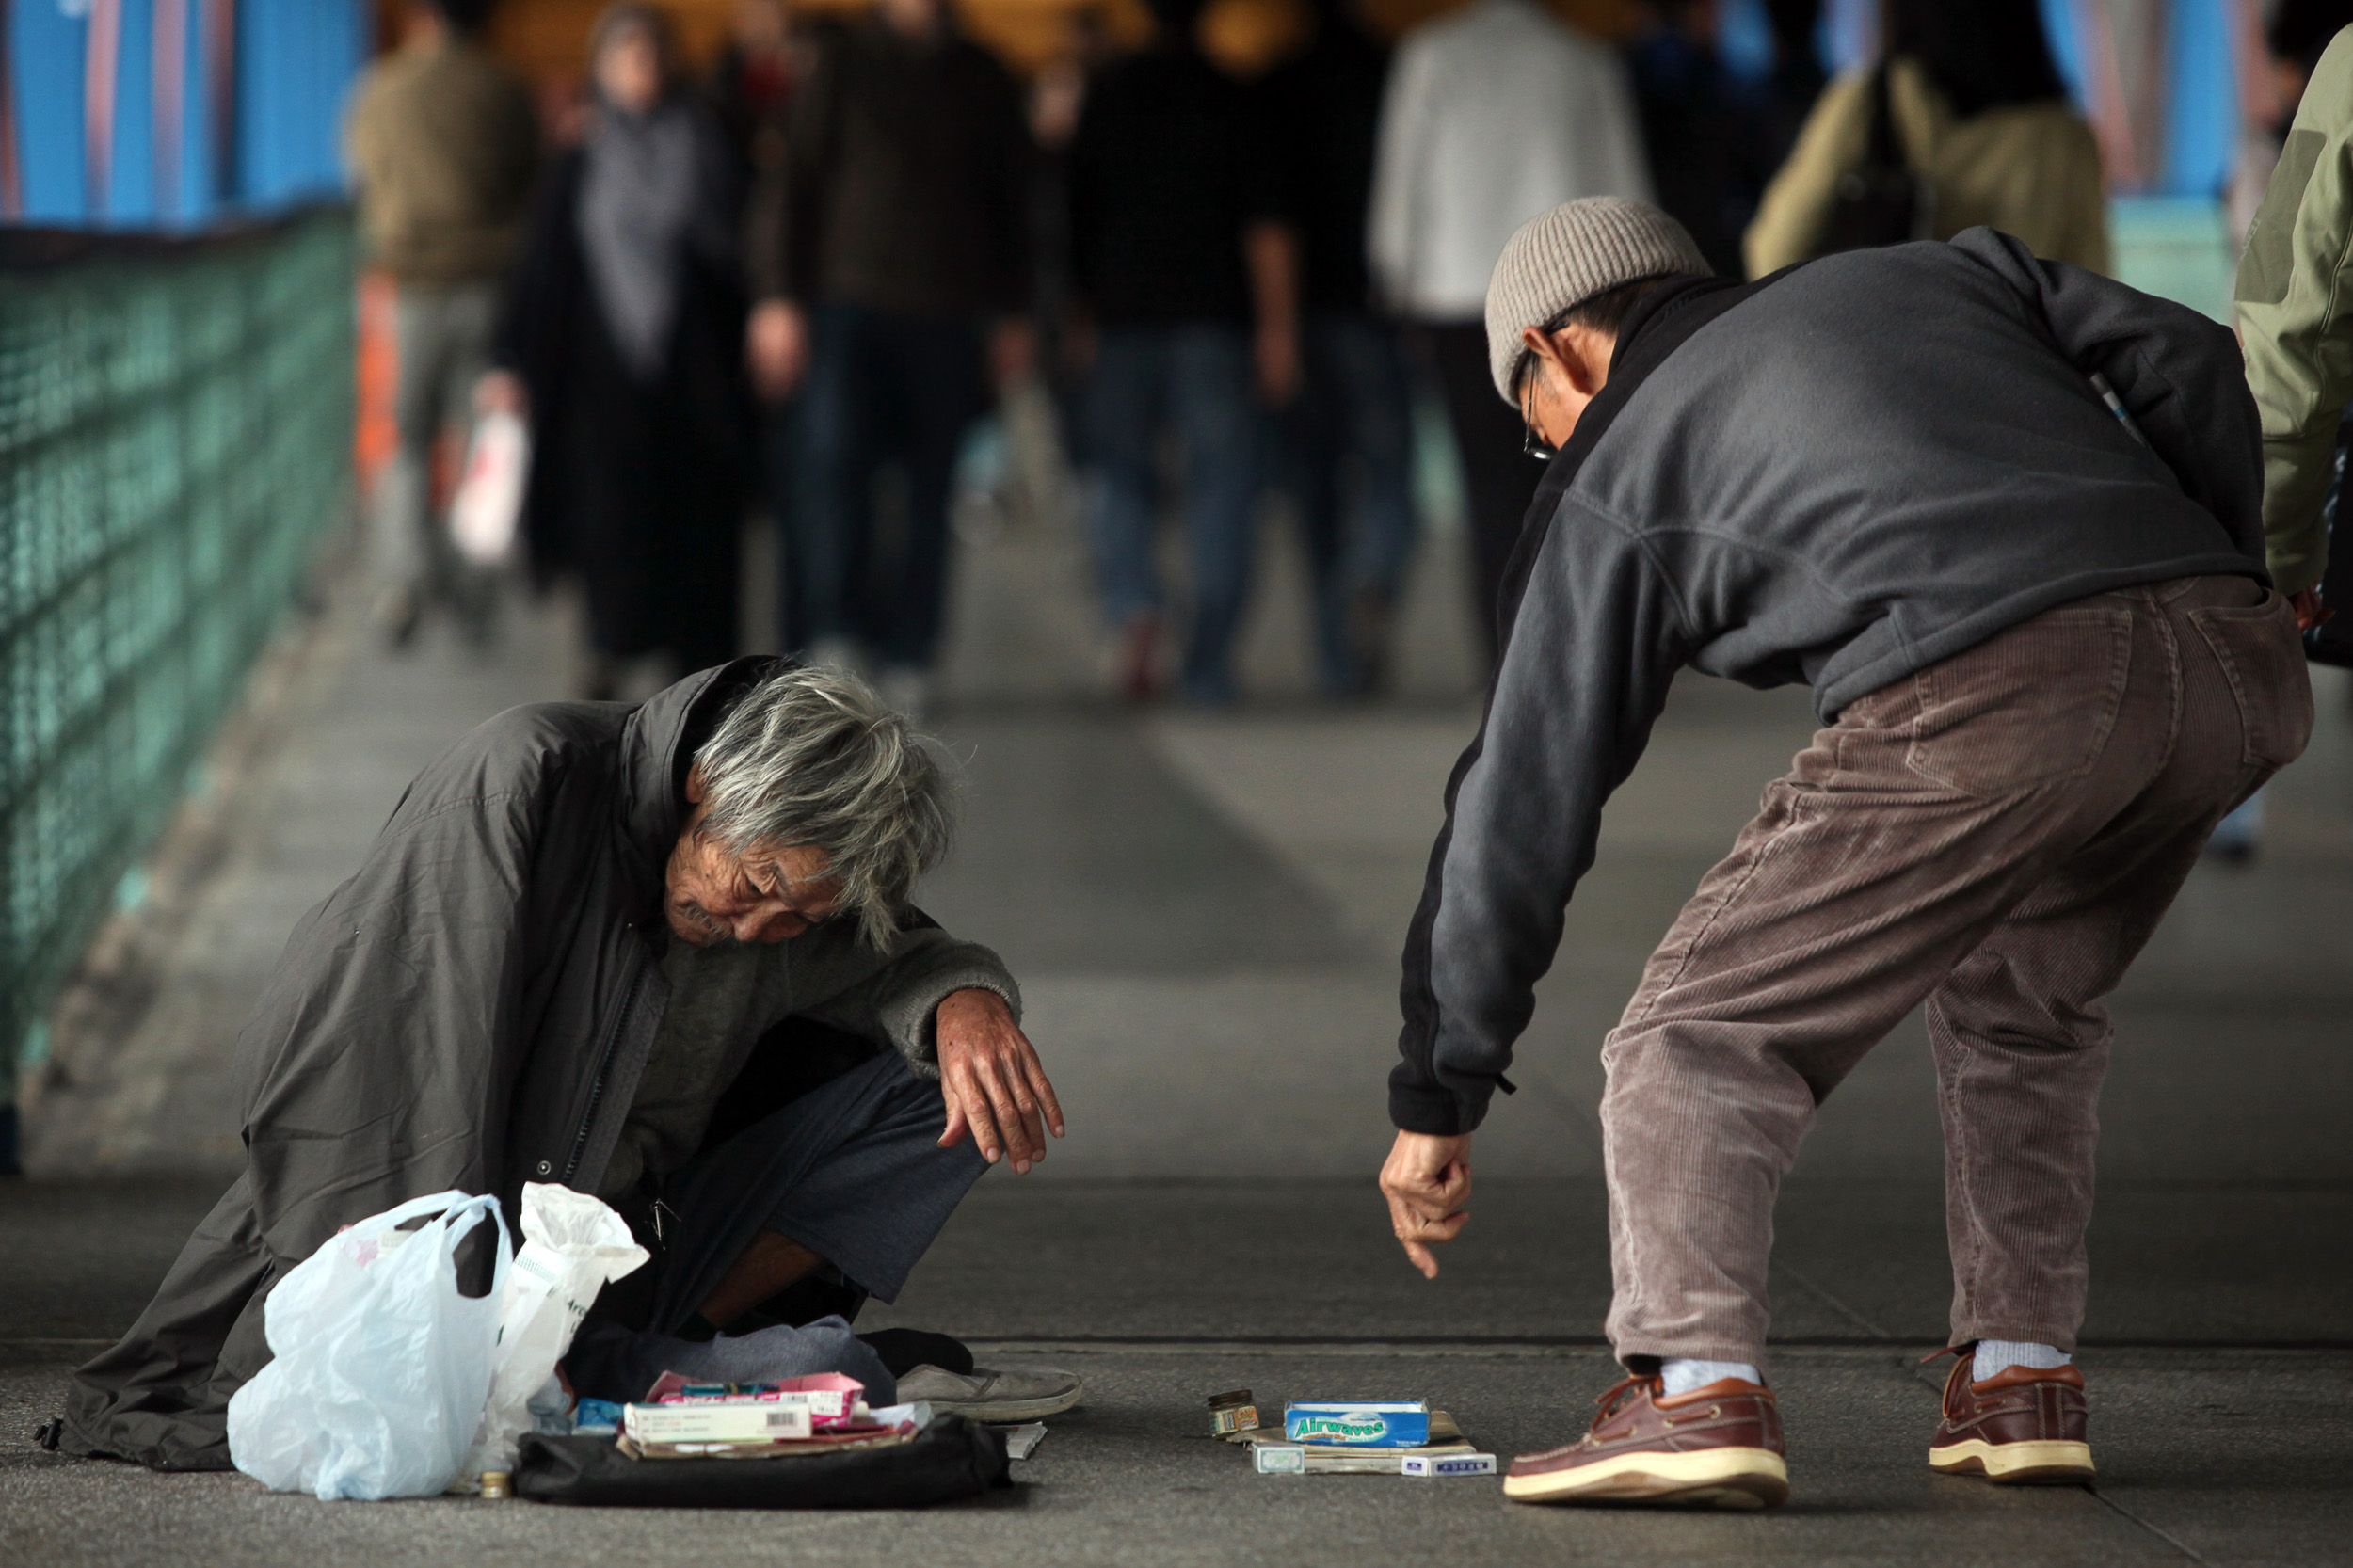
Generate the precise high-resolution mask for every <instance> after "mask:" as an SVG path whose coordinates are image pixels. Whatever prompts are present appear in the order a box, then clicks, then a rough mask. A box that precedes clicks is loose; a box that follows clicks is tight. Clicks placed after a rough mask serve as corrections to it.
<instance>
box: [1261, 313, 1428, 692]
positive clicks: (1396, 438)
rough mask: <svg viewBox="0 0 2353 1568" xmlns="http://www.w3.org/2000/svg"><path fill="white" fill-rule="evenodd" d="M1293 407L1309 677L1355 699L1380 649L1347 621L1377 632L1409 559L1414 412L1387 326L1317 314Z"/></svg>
mask: <svg viewBox="0 0 2353 1568" xmlns="http://www.w3.org/2000/svg"><path fill="white" fill-rule="evenodd" d="M1300 359H1301V367H1300V368H1301V371H1302V373H1303V374H1302V385H1301V388H1300V396H1299V401H1298V402H1297V403H1296V404H1295V405H1294V406H1293V407H1292V409H1291V411H1290V415H1289V418H1288V419H1287V420H1286V421H1285V422H1284V425H1285V430H1284V433H1285V435H1286V437H1287V438H1288V439H1287V440H1286V442H1285V446H1286V452H1285V456H1286V459H1287V461H1286V467H1287V468H1288V469H1289V483H1290V486H1291V489H1292V493H1293V494H1294V495H1295V496H1296V497H1297V498H1298V502H1299V513H1300V523H1301V528H1302V531H1303V533H1304V534H1305V536H1306V546H1307V564H1308V569H1309V572H1310V574H1311V575H1310V581H1311V583H1312V591H1313V593H1314V595H1315V612H1316V667H1317V675H1318V678H1319V680H1321V684H1322V686H1323V689H1324V691H1325V692H1326V694H1328V695H1330V696H1348V695H1350V694H1353V693H1355V692H1358V691H1361V690H1362V689H1363V688H1364V685H1365V683H1366V681H1367V680H1369V679H1371V678H1373V677H1374V676H1375V675H1377V673H1378V672H1377V670H1369V669H1366V668H1364V667H1363V665H1364V664H1365V662H1366V661H1367V659H1368V658H1377V657H1378V654H1379V650H1378V649H1377V648H1369V647H1364V646H1360V643H1359V640H1358V638H1357V636H1356V635H1354V634H1353V632H1354V630H1355V629H1354V628H1353V627H1352V618H1353V616H1355V615H1356V613H1357V609H1358V606H1359V605H1362V604H1365V601H1367V600H1371V601H1373V603H1372V604H1371V605H1370V606H1369V609H1371V610H1372V612H1373V614H1374V615H1375V616H1377V617H1378V621H1379V622H1380V623H1382V624H1383V625H1384V627H1385V621H1386V619H1387V612H1388V609H1389V607H1390V606H1391V605H1393V604H1395V603H1396V601H1397V598H1398V593H1399V590H1400V589H1401V587H1402V586H1403V584H1404V580H1405V568H1406V565H1407V564H1408V563H1409V562H1410V561H1411V560H1412V559H1413V553H1414V544H1415V534H1416V527H1415V516H1414V476H1413V463H1414V414H1413V392H1412V384H1411V382H1410V380H1409V379H1408V373H1407V370H1406V363H1405V349H1404V344H1402V342H1401V340H1400V337H1399V334H1398V329H1397V328H1395V327H1394V326H1392V325H1391V324H1390V323H1388V322H1385V321H1382V320H1379V319H1378V318H1376V317H1373V316H1369V315H1361V314H1352V315H1341V314H1317V315H1311V316H1309V317H1308V318H1307V320H1306V323H1305V328H1304V329H1303V330H1302V331H1301V333H1300Z"/></svg>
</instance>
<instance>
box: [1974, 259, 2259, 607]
mask: <svg viewBox="0 0 2353 1568" xmlns="http://www.w3.org/2000/svg"><path fill="white" fill-rule="evenodd" d="M1953 248H1955V249H1957V250H1960V251H1961V252H1962V253H1964V254H1966V255H1967V256H1969V257H1970V258H1972V259H1973V260H1975V261H1977V263H1978V264H1981V265H1983V266H1984V267H1986V268H1987V269H1989V270H1990V271H1992V272H1993V273H1994V274H1995V275H1996V276H1998V277H1999V278H2001V280H2003V281H2004V282H2006V283H2008V284H2009V286H2010V287H2011V288H2012V289H2014V290H2016V291H2017V293H2018V296H2019V298H2020V301H2021V303H2022V305H2023V306H2024V307H2025V310H2026V311H2027V312H2028V313H2029V315H2031V316H2033V317H2036V318H2039V320H2040V321H2041V325H2042V327H2043V328H2044V329H2045V330H2046V331H2047V332H2048V333H2049V334H2050V337H2051V341H2052V344H2053V345H2054V346H2055V347H2057V349H2058V351H2059V353H2060V354H2061V355H2063V356H2065V357H2066V358H2067V359H2068V360H2071V361H2073V364H2074V365H2075V367H2076V368H2077V369H2078V370H2080V371H2082V372H2083V373H2084V375H2085V376H2092V375H2094V374H2097V375H2100V376H2105V377H2106V378H2107V381H2108V383H2109V385H2111V386H2112V387H2114V388H2115V390H2116V394H2117V398H2118V401H2120V402H2121V403H2122V404H2123V405H2124V408H2125V409H2126V411H2127V412H2129V413H2130V414H2131V415H2132V416H2133V423H2134V424H2136V425H2137V426H2138V427H2139V429H2140V432H2141V434H2142V435H2143V436H2144V437H2146V438H2147V440H2148V441H2149V445H2150V447H2151V449H2152V450H2153V451H2154V452H2155V454H2156V456H2157V457H2158V458H2159V459H2160V460H2161V461H2162V462H2163V463H2164V464H2165V466H2166V467H2167V468H2168V469H2169V470H2170V471H2171V472H2172V474H2173V478H2174V480H2175V481H2176V482H2177V483H2178V484H2179V485H2180V486H2181V487H2182V493H2183V494H2185V495H2186V496H2188V497H2189V499H2190V500H2192V501H2194V502H2196V503H2198V504H2199V505H2201V506H2203V507H2204V508H2205V509H2206V510H2207V511H2209V512H2212V513H2213V514H2214V515H2215V517H2216V519H2217V520H2218V521H2220V522H2221V524H2222V526H2223V528H2224V530H2225V531H2226V532H2227V533H2229V535H2230V536H2231V541H2232V542H2233V544H2235V545H2236V546H2238V548H2239V549H2240V550H2241V551H2242V552H2245V553H2246V554H2248V555H2249V556H2251V557H2252V558H2253V559H2255V560H2257V561H2261V560H2262V559H2263V558H2264V523H2263V419H2262V416H2261V415H2260V414H2259V413H2258V412H2257V411H2256V408H2255V396H2254V393H2253V392H2249V390H2248V387H2247V369H2246V365H2245V363H2244V361H2243V360H2242V359H2241V357H2240V354H2239V347H2238V340H2237V338H2236V337H2234V336H2233V334H2232V331H2231V329H2230V328H2228V327H2225V326H2223V325H2222V324H2221V323H2219V322H2217V321H2211V320H2209V319H2207V318H2206V317H2205V316H2202V315H2201V314H2199V313H2198V312H2196V311H2193V310H2191V309H2190V308H2189V307H2188V306H2186V305H2177V304H2175V303H2174V302H2173V301H2171V300H2169V299H2159V298H2157V297H2156V296H2153V295H2147V294H2143V293H2141V292H2140V291H2139V290H2138V289H2134V288H2128V287H2126V286H2125V285H2124V284H2122V283H2120V282H2117V281H2116V280H2114V279H2112V278H2103V277H2101V276H2100V275H2099V274H2098V273H2096V272H2087V271H2085V270H2084V269H2083V268H2082V267H2078V266H2069V265H2068V264H2066V263H2064V262H2046V261H2041V260H2039V259H2038V258H2037V257H2036V256H2035V255H2034V254H2033V253H2032V252H2031V251H2029V250H2028V249H2027V248H2025V245H2023V244H2022V243H2020V242H2019V241H2018V240H2016V239H2014V238H2012V237H2011V236H2009V235H2008V234H2004V233H1999V232H1995V231H1993V230H1992V229H1983V228H1980V229H1970V230H1967V231H1964V232H1962V233H1961V235H1960V236H1959V237H1958V238H1956V239H1955V240H1954V241H1953Z"/></svg>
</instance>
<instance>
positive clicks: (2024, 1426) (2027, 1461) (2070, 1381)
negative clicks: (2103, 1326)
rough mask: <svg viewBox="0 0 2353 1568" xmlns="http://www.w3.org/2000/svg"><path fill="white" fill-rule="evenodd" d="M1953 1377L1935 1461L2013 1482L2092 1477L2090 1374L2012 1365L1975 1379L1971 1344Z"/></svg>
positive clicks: (1933, 1447) (1951, 1470) (1956, 1471)
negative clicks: (1980, 1380)
mask: <svg viewBox="0 0 2353 1568" xmlns="http://www.w3.org/2000/svg"><path fill="white" fill-rule="evenodd" d="M1947 1353H1952V1354H1958V1355H1959V1356H1960V1357H1961V1360H1960V1361H1959V1362H1957V1363H1956V1364H1955V1365H1954V1367H1953V1375H1952V1376H1951V1377H1949V1378H1947V1379H1945V1418H1944V1420H1943V1421H1941V1422H1939V1423H1938V1425H1937V1429H1936V1440H1935V1441H1934V1442H1932V1443H1930V1444H1929V1464H1931V1465H1933V1466H1934V1467H1935V1468H1937V1469H1939V1470H1943V1471H1945V1473H1946V1474H1947V1475H1957V1476H1983V1477H1984V1478H1985V1479H1986V1480H1990V1481H1996V1482H1999V1483H2001V1484H2003V1485H2008V1486H2020V1485H2025V1486H2032V1485H2044V1486H2063V1485H2066V1484H2068V1483H2069V1482H2078V1481H2087V1480H2091V1478H2092V1468H2091V1444H2090V1443H2089V1441H2088V1440H2087V1430H2086V1429H2087V1427H2088V1425H2089V1409H2088V1407H2087V1406H2086V1404H2085V1402H2084V1375H2083V1373H2082V1372H2081V1371H2080V1370H2078V1369H2077V1368H2073V1367H2054V1368H2036V1367H2011V1368H2007V1369H2005V1370H2003V1371H1999V1372H1996V1373H1994V1374H1993V1376H1992V1377H1990V1378H1988V1379H1986V1380H1985V1381H1984V1382H1983V1383H1976V1382H1972V1381H1971V1379H1970V1375H1969V1374H1970V1371H1971V1369H1972V1362H1971V1355H1970V1351H1969V1348H1968V1347H1967V1346H1961V1347H1959V1348H1957V1349H1956V1350H1955V1351H1953V1352H1947Z"/></svg>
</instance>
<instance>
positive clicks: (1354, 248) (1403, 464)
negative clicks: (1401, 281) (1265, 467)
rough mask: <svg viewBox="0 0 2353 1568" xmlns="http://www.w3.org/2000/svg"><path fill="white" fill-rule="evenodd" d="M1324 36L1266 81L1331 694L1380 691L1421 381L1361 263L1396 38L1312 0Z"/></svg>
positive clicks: (1353, 11) (1324, 668)
mask: <svg viewBox="0 0 2353 1568" xmlns="http://www.w3.org/2000/svg"><path fill="white" fill-rule="evenodd" d="M1314 22H1315V35H1314V37H1313V38H1312V39H1311V40H1309V42H1308V44H1307V47H1306V48H1305V50H1304V51H1303V52H1301V53H1300V54H1299V55H1297V56H1294V57H1292V58H1291V59H1290V60H1289V61H1286V62H1285V63H1284V64H1283V65H1281V66H1279V67H1277V68H1276V70H1275V71H1274V72H1273V74H1272V75H1271V76H1270V77H1269V78H1268V80H1267V84H1266V88H1265V92H1266V99H1267V103H1268V105H1269V114H1270V129H1271V136H1272V140H1273V152H1274V155H1275V157H1276V158H1277V159H1278V161H1279V162H1280V164H1281V166H1282V168H1283V169H1284V171H1285V184H1286V190H1285V193H1284V207H1285V210H1286V212H1287V213H1288V214H1289V218H1290V221H1291V223H1292V224H1293V226H1294V227H1295V228H1296V230H1297V232H1298V234H1299V246H1300V263H1299V265H1300V277H1299V303H1300V316H1301V320H1300V358H1301V378H1300V395H1299V397H1298V398H1297V400H1296V401H1295V402H1294V403H1293V404H1292V405H1291V408H1290V409H1289V418H1288V419H1287V420H1286V421H1285V422H1284V423H1285V427H1286V434H1287V435H1288V436H1289V442H1288V445H1289V453H1288V456H1289V469H1290V472H1291V480H1292V484H1293V487H1294V488H1295V490H1296V492H1297V495H1298V499H1299V510H1300V516H1301V521H1302V523H1303V524H1304V526H1305V535H1306V543H1307V560H1308V566H1309V568H1310V570H1311V572H1312V576H1313V589H1314V594H1315V622H1316V668H1317V676H1318V680H1319V681H1320V683H1321V686H1322V688H1323V691H1324V692H1325V694H1326V695H1327V696H1363V695H1368V694H1369V693H1372V692H1375V691H1377V690H1379V689H1380V687H1381V685H1382V683H1383V681H1384V680H1385V676H1386V672H1387V669H1388V663H1389V641H1390V623H1391V620H1392V618H1393V613H1394V611H1395V609H1396V605H1397V600H1398V594H1399V591H1400V589H1401V587H1402V585H1403V583H1404V578H1405V568H1406V566H1407V564H1408V563H1409V562H1410V561H1411V559H1412V557H1413V551H1414V535H1415V517H1414V493H1413V462H1414V423H1413V401H1412V388H1411V383H1410V380H1409V377H1408V374H1407V367H1406V362H1405V353H1404V345H1403V344H1402V343H1401V340H1400V338H1399V334H1398V328H1397V325H1396V323H1395V322H1394V321H1392V320H1390V319H1389V318H1388V317H1387V316H1386V315H1385V313H1383V312H1377V311H1376V310H1375V309H1374V308H1373V299H1372V280H1371V273H1370V271H1369V267H1368V265H1367V264H1366V260H1365V220H1366V216H1367V213H1368V210H1369V206H1370V203H1371V200H1372V162H1373V152H1374V148H1375V146H1376V144H1377V142H1378V140H1379V136H1380V126H1381V97H1382V93H1383V91H1384V89H1385V87H1386V85H1387V81H1388V73H1389V51H1388V49H1387V47H1386V46H1385V44H1384V43H1382V42H1381V41H1380V40H1378V39H1377V38H1375V37H1374V36H1373V34H1372V32H1371V31H1370V29H1369V27H1368V26H1367V24H1366V22H1365V18H1364V16H1363V12H1362V5H1361V0H1315V3H1314Z"/></svg>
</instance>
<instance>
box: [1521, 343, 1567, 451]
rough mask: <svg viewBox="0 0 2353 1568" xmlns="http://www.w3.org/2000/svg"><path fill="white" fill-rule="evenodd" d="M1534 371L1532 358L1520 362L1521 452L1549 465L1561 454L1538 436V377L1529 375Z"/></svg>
mask: <svg viewBox="0 0 2353 1568" xmlns="http://www.w3.org/2000/svg"><path fill="white" fill-rule="evenodd" d="M1534 369H1535V360H1534V359H1533V358H1532V357H1531V358H1529V359H1527V360H1521V361H1520V399H1519V403H1520V452H1521V454H1522V455H1523V456H1529V457H1533V458H1535V459H1536V460H1537V461H1538V462H1540V463H1549V462H1551V461H1552V459H1553V458H1554V457H1556V456H1559V455H1560V454H1559V453H1558V452H1557V451H1556V450H1555V449H1554V448H1553V447H1552V446H1551V444H1550V443H1548V442H1547V441H1545V439H1544V438H1543V437H1542V436H1539V435H1538V434H1536V414H1535V407H1536V377H1535V376H1532V375H1530V374H1529V372H1530V371H1532V370H1534Z"/></svg>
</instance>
